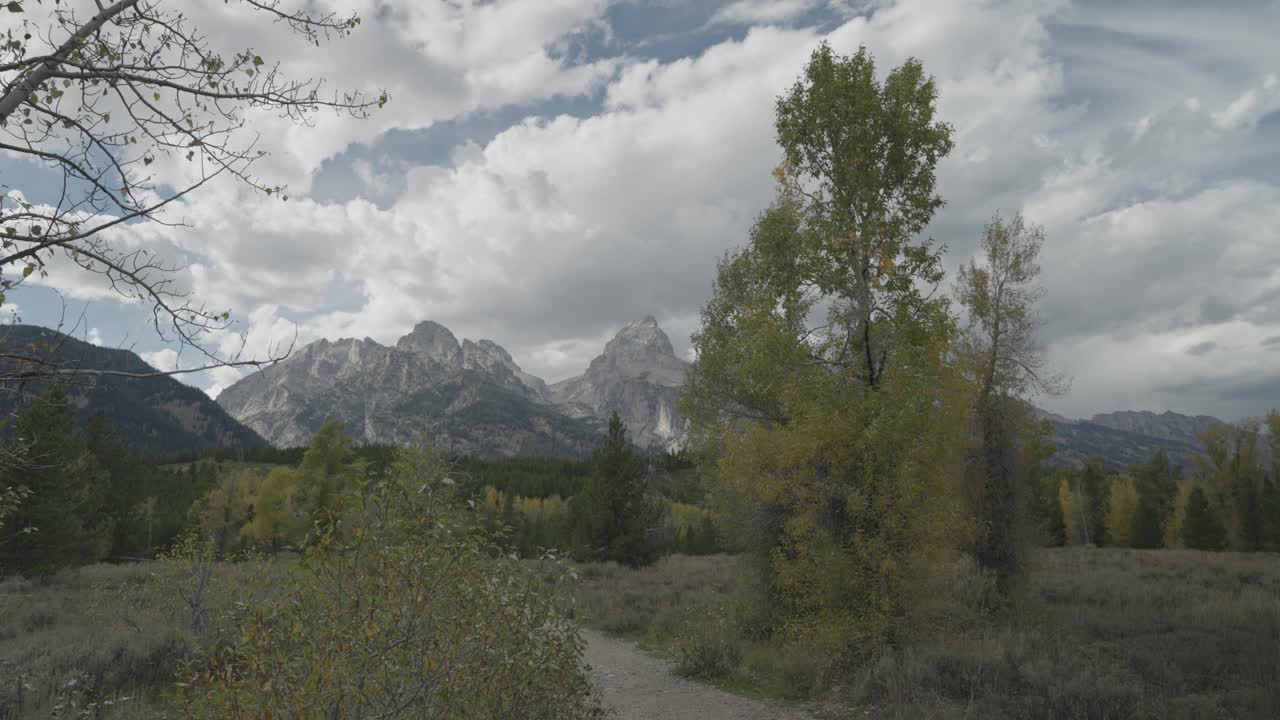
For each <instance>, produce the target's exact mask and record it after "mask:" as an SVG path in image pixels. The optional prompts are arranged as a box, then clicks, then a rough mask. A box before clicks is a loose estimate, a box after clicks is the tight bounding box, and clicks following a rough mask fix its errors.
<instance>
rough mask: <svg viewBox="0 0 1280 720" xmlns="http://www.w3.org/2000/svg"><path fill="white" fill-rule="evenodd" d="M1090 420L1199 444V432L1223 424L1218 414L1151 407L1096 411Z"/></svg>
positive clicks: (1170, 439) (1115, 427) (1096, 423)
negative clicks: (1158, 411) (1149, 409)
mask: <svg viewBox="0 0 1280 720" xmlns="http://www.w3.org/2000/svg"><path fill="white" fill-rule="evenodd" d="M1090 422H1092V423H1093V424H1095V425H1101V426H1103V427H1108V428H1111V429H1113V430H1123V431H1125V432H1130V433H1136V434H1138V435H1146V436H1147V437H1153V438H1159V439H1161V440H1168V441H1171V442H1179V443H1187V444H1191V445H1196V446H1199V445H1200V433H1202V432H1204V431H1205V430H1208V429H1209V428H1211V427H1214V426H1215V425H1222V424H1224V423H1223V421H1221V420H1219V419H1218V418H1215V417H1210V416H1208V415H1180V414H1178V413H1175V412H1163V413H1160V414H1158V415H1157V414H1156V413H1153V412H1150V411H1142V412H1132V411H1129V412H1113V413H1106V414H1104V415H1094V416H1093V417H1092V418H1091V419H1090Z"/></svg>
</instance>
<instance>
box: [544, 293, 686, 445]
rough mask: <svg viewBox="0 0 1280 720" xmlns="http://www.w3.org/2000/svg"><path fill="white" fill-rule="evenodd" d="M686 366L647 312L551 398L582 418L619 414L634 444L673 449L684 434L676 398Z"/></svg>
mask: <svg viewBox="0 0 1280 720" xmlns="http://www.w3.org/2000/svg"><path fill="white" fill-rule="evenodd" d="M687 368H688V363H686V362H685V361H683V360H681V359H680V358H678V357H676V354H675V350H674V349H673V348H672V347H671V340H670V339H669V338H668V337H667V334H666V333H664V332H662V328H660V327H658V321H657V320H655V319H654V318H653V317H652V316H649V317H646V318H644V319H643V320H641V321H639V322H634V323H631V324H630V325H627V326H626V327H624V328H623V329H622V330H621V331H619V332H618V334H617V335H615V336H614V338H613V339H612V340H610V341H609V342H608V344H606V345H605V347H604V352H603V353H601V354H600V355H599V356H597V357H596V358H595V359H594V360H592V361H591V364H590V365H589V366H588V367H587V371H586V372H585V373H583V374H582V375H580V376H578V377H575V378H570V379H568V380H563V381H561V382H558V383H556V384H554V385H552V386H551V398H552V400H554V401H555V402H556V403H558V404H560V405H562V406H564V407H565V408H566V409H567V410H568V411H569V412H570V413H572V414H574V415H576V416H579V417H582V416H589V417H596V418H607V417H609V415H610V414H612V413H614V412H616V413H618V415H619V416H620V417H621V418H622V421H623V422H624V423H625V424H626V426H627V434H628V436H629V437H630V438H631V441H632V442H634V443H635V444H636V445H639V446H641V447H660V448H664V449H675V448H677V447H679V445H680V442H681V439H682V437H683V434H684V427H685V421H684V419H683V418H682V417H681V416H680V414H679V413H678V412H677V411H676V402H677V401H678V400H679V397H680V389H681V387H683V385H684V375H685V370H686V369H687Z"/></svg>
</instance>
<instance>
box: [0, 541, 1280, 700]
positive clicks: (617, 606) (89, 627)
mask: <svg viewBox="0 0 1280 720" xmlns="http://www.w3.org/2000/svg"><path fill="white" fill-rule="evenodd" d="M747 562H749V561H748V560H747V559H746V558H745V557H742V556H732V555H714V556H702V557H688V556H681V555H675V556H670V557H666V558H663V559H661V560H659V561H658V562H657V563H655V564H654V565H652V566H649V567H646V568H642V569H639V570H632V569H628V568H626V567H623V566H619V565H617V564H613V563H594V564H579V565H576V566H575V567H576V570H577V573H578V577H579V580H578V582H577V585H576V590H575V594H574V597H573V598H572V601H573V602H572V606H573V608H574V609H573V612H574V613H575V615H576V617H577V619H578V620H579V621H580V622H582V623H583V624H584V625H586V626H589V627H593V628H597V629H600V630H602V631H604V632H606V633H609V634H612V635H617V636H622V637H628V638H634V639H637V640H639V641H640V642H641V644H642V645H643V646H644V647H646V648H647V649H648V650H650V651H651V652H654V653H657V654H659V655H663V656H666V657H669V658H671V659H673V660H674V661H675V663H676V668H677V671H678V672H680V673H682V674H685V675H687V676H690V677H693V678H696V679H699V680H702V681H705V682H710V683H713V684H716V685H719V686H721V687H724V688H726V689H729V690H732V691H734V692H738V693H742V694H748V695H756V696H764V697H770V698H775V699H780V700H784V701H790V702H793V703H796V704H800V705H804V706H807V707H810V708H812V709H813V711H814V712H815V714H817V715H819V716H821V717H830V718H836V717H849V716H850V715H851V714H854V713H856V715H857V716H862V717H876V718H984V719H986V718H1062V719H1063V720H1066V719H1069V718H1070V719H1076V718H1080V719H1086V718H1088V719H1092V718H1097V719H1100V720H1101V719H1103V718H1153V719H1154V718H1170V719H1174V720H1176V719H1179V718H1186V719H1188V720H1190V719H1192V718H1195V719H1197V720H1199V719H1203V718H1266V717H1278V716H1280V557H1277V556H1276V555H1274V554H1262V553H1253V554H1235V553H1204V552H1197V551H1169V550H1156V551H1141V550H1126V549H1093V548H1064V549H1049V550H1040V551H1036V552H1035V553H1034V555H1033V558H1032V564H1033V570H1032V571H1031V573H1030V574H1029V576H1028V578H1027V580H1026V582H1025V583H1024V584H1023V585H1021V586H1020V587H1019V589H1018V590H1017V592H1016V593H1015V594H1014V597H1013V601H1012V604H1011V605H1010V606H1009V607H1007V608H1006V609H1004V610H1000V611H995V612H992V613H986V614H975V615H974V616H972V617H967V618H966V617H951V618H948V620H947V622H948V623H949V626H950V627H952V628H959V629H958V630H955V631H953V632H950V633H947V634H933V633H929V632H921V633H919V634H918V635H917V636H914V637H912V638H911V639H909V640H907V641H905V642H904V643H903V644H902V645H901V646H900V647H898V648H897V649H894V650H886V651H884V652H882V653H881V654H880V655H879V656H878V659H877V660H876V662H874V663H873V664H871V665H870V666H868V667H866V668H864V669H863V670H862V671H860V672H859V673H858V674H857V676H856V677H855V678H852V679H850V680H847V681H846V682H844V683H842V684H839V685H837V686H836V687H834V688H831V687H828V685H827V682H826V681H828V680H829V678H823V677H820V676H819V675H818V672H819V671H818V669H817V668H818V666H817V665H816V664H815V662H814V660H813V658H812V657H811V655H810V654H808V653H806V652H805V651H804V648H797V647H789V646H788V645H787V644H785V643H783V642H780V641H779V640H778V639H777V637H776V635H775V636H773V637H770V636H769V635H768V634H767V633H765V632H763V631H762V630H761V629H760V628H758V627H756V626H754V625H753V623H752V621H751V618H752V617H753V607H754V606H755V605H757V604H758V603H759V598H760V592H761V588H759V587H757V586H755V585H754V584H753V582H754V581H753V580H751V578H753V577H755V574H754V573H751V572H749V571H748V570H749V568H747V567H746V563H747ZM279 572H282V570H281V569H280V567H279V566H269V565H264V564H261V563H238V564H229V563H220V564H217V565H216V566H214V567H213V576H212V577H211V578H210V581H209V583H208V591H207V593H206V596H205V600H204V606H205V611H206V615H205V617H206V618H208V622H206V623H205V624H204V627H202V628H201V629H199V630H198V631H197V630H193V627H194V626H195V625H196V624H197V623H196V622H195V617H194V615H193V609H194V605H193V603H190V602H188V600H189V599H190V598H191V597H192V592H191V591H192V589H193V588H194V585H193V582H194V581H195V580H197V579H198V577H197V574H196V573H194V572H193V569H192V568H191V567H190V566H187V567H183V566H176V565H172V564H167V563H163V562H148V563H139V564H128V565H93V566H88V567H83V568H79V569H74V570H66V571H63V572H61V573H58V574H55V575H53V576H51V577H49V578H47V579H43V580H27V579H21V578H11V579H8V580H5V581H2V582H0V719H4V720H8V719H9V718H28V717H50V716H58V717H76V716H80V717H102V718H130V719H131V718H164V717H180V716H181V713H180V712H179V711H177V710H176V705H175V704H174V695H175V688H176V686H175V682H176V677H175V668H176V667H177V665H178V664H179V663H180V662H181V661H182V660H183V659H184V658H185V657H188V656H189V654H190V653H191V652H192V651H193V649H194V648H195V647H196V646H197V643H199V642H207V641H208V640H209V639H210V638H211V637H212V638H215V639H216V636H217V634H218V633H219V632H222V631H223V626H222V624H221V623H220V621H219V619H220V618H225V617H226V616H227V613H228V612H229V611H230V610H232V609H233V608H234V606H235V605H236V604H237V603H243V602H246V601H249V600H251V599H252V597H253V596H254V595H255V594H258V593H261V592H263V591H264V590H265V588H267V587H269V586H270V584H271V583H270V578H272V577H274V576H275V575H276V574H278V573H279ZM179 590H181V592H179ZM964 592H967V590H965V588H963V587H955V588H954V593H955V594H954V595H953V596H952V597H949V598H948V600H949V601H950V602H949V603H948V605H949V606H951V607H955V606H956V603H955V602H954V601H955V600H956V599H957V597H959V596H961V595H962V594H963V593H964Z"/></svg>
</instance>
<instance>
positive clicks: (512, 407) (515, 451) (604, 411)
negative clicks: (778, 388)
mask: <svg viewBox="0 0 1280 720" xmlns="http://www.w3.org/2000/svg"><path fill="white" fill-rule="evenodd" d="M686 367H687V363H685V362H684V361H683V360H681V359H679V358H678V357H676V355H675V352H674V350H673V348H672V346H671V341H670V339H669V338H667V336H666V334H665V333H663V332H662V329H661V328H660V327H658V323H657V321H656V320H654V319H653V318H652V317H647V318H645V319H644V320H641V321H640V322H635V323H632V324H630V325H628V326H626V327H625V328H623V329H622V330H621V331H620V332H619V333H618V334H617V336H616V337H614V338H613V339H612V340H610V341H609V343H608V344H607V345H606V346H605V348H604V352H603V353H602V354H601V355H600V356H599V357H597V358H596V359H594V360H592V361H591V365H590V367H588V368H587V371H586V372H585V373H584V374H583V375H581V376H580V377H576V378H571V379H569V380H565V381H563V382H560V383H556V384H555V385H554V386H548V385H547V383H546V382H544V381H543V380H542V379H541V378H538V377H536V376H534V375H532V374H530V373H527V372H525V371H524V370H522V369H521V368H520V366H519V365H518V364H517V363H516V362H515V360H514V359H512V357H511V353H509V352H507V350H506V349H505V348H503V347H502V346H501V345H499V344H497V343H496V342H494V341H492V340H479V341H474V342H473V341H471V340H463V341H462V342H459V341H458V339H457V338H456V337H455V336H454V334H453V333H452V332H450V331H449V329H448V328H446V327H445V326H443V325H441V324H439V323H436V322H431V321H427V322H422V323H419V324H418V325H417V326H415V327H414V328H413V330H412V331H411V332H410V333H409V334H407V335H405V336H404V337H402V338H400V339H399V341H397V342H396V344H395V346H394V347H387V346H384V345H380V344H379V343H377V342H374V341H373V340H370V339H368V338H365V339H364V340H355V339H344V340H338V341H336V342H332V341H328V340H321V341H318V342H314V343H312V344H310V345H308V346H306V347H304V348H303V349H302V350H300V351H298V352H297V353H296V354H295V355H294V356H293V357H290V358H289V359H288V360H286V361H284V362H282V363H280V364H278V365H276V366H274V367H271V368H268V369H266V370H264V371H263V372H261V373H257V374H255V375H251V376H249V377H247V378H244V379H243V380H241V381H240V382H238V383H236V384H235V385H232V386H231V387H229V388H227V389H226V390H224V391H223V392H222V394H221V395H220V396H219V397H218V403H219V404H220V405H221V406H222V407H223V408H224V409H226V410H227V412H228V413H230V414H231V415H232V416H234V417H235V418H237V419H238V420H240V421H241V422H243V423H244V424H245V425H247V426H249V427H250V428H253V429H254V430H256V431H257V432H258V433H259V434H261V435H262V436H263V437H265V438H266V439H267V440H268V441H269V442H271V443H272V444H273V445H277V446H281V447H284V446H294V445H302V444H305V443H307V442H309V441H310V439H311V436H312V435H313V434H315V432H316V431H317V430H318V429H319V428H320V426H321V425H322V424H324V422H325V421H326V420H327V419H329V418H331V417H332V418H337V419H340V420H342V421H343V422H344V423H345V424H346V428H347V432H348V433H350V434H351V436H352V437H353V438H355V440H356V441H357V442H371V443H388V444H396V445H399V444H405V443H410V442H414V441H417V440H418V439H420V438H426V439H428V440H429V441H430V442H431V443H432V444H434V445H435V446H436V447H439V448H441V449H444V450H450V451H455V452H463V453H468V454H474V455H479V456H484V457H514V456H523V455H562V456H584V455H588V454H590V453H591V452H592V451H593V450H594V448H595V447H596V444H597V443H598V440H599V435H600V432H601V430H602V428H603V426H604V422H605V421H607V419H608V417H609V415H610V414H611V413H613V412H617V413H618V414H619V415H620V416H621V417H622V419H623V421H624V422H626V424H627V428H628V436H629V437H630V439H631V441H632V442H633V443H635V444H636V445H638V446H640V447H645V448H660V449H671V448H676V447H678V446H679V444H680V440H681V438H682V437H683V430H684V426H685V423H684V420H683V419H682V418H681V417H680V415H679V413H677V412H676V401H677V399H678V397H679V395H680V388H681V385H682V384H683V383H684V374H685V369H686Z"/></svg>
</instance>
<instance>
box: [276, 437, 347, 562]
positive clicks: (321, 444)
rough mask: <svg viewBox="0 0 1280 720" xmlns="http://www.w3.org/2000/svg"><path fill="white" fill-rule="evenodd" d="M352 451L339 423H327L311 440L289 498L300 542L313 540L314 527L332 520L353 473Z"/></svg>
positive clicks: (315, 530)
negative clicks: (301, 536)
mask: <svg viewBox="0 0 1280 720" xmlns="http://www.w3.org/2000/svg"><path fill="white" fill-rule="evenodd" d="M354 456H355V451H354V450H352V448H351V438H350V437H348V436H347V433H346V429H345V428H344V426H343V424H342V422H341V421H340V420H328V421H326V422H325V424H324V425H322V426H320V429H319V430H318V431H316V434H315V435H314V436H313V437H312V438H311V444H310V445H309V446H308V447H307V452H306V453H305V454H303V456H302V462H301V463H299V465H298V470H297V483H296V486H295V490H294V494H293V497H292V500H291V502H292V504H293V508H294V512H296V513H297V514H298V516H299V518H300V519H301V528H302V531H303V532H304V533H306V534H307V538H306V539H304V542H310V541H311V540H313V539H314V538H315V537H316V532H317V527H318V526H319V525H323V524H325V523H327V522H330V521H331V520H333V519H334V518H335V517H336V515H335V513H336V512H337V510H338V500H339V498H340V496H341V493H342V492H343V490H344V489H345V488H346V487H347V485H349V484H350V482H351V481H352V478H353V477H355V475H356V474H357V470H355V469H353V468H354V466H353V465H352V460H353V458H354Z"/></svg>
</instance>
